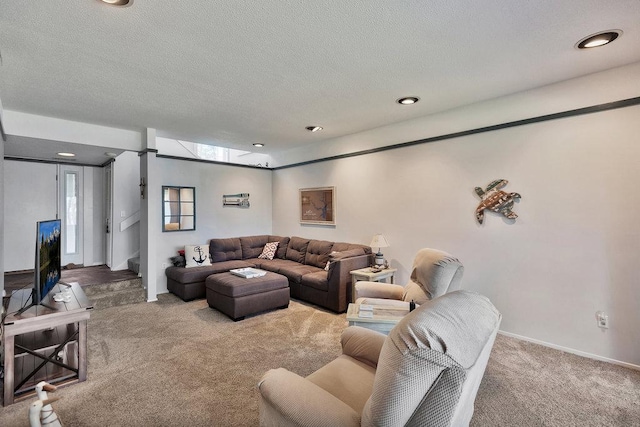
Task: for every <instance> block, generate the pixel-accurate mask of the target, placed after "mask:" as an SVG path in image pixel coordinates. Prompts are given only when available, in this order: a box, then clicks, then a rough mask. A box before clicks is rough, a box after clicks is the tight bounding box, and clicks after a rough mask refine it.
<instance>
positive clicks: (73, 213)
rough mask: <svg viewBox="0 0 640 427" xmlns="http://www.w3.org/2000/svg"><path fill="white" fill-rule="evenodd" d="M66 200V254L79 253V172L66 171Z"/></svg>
mask: <svg viewBox="0 0 640 427" xmlns="http://www.w3.org/2000/svg"><path fill="white" fill-rule="evenodd" d="M64 194H65V197H64V200H65V207H64V208H65V218H66V224H65V233H66V239H65V240H66V243H65V248H64V250H65V254H76V253H78V174H77V173H76V172H65V174H64Z"/></svg>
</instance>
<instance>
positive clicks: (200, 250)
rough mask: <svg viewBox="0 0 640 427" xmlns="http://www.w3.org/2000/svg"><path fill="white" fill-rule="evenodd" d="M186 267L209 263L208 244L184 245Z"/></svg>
mask: <svg viewBox="0 0 640 427" xmlns="http://www.w3.org/2000/svg"><path fill="white" fill-rule="evenodd" d="M184 258H185V260H186V267H187V268H192V267H206V266H208V265H211V257H210V256H209V245H189V246H185V247H184Z"/></svg>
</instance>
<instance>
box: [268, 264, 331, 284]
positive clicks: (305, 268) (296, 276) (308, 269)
mask: <svg viewBox="0 0 640 427" xmlns="http://www.w3.org/2000/svg"><path fill="white" fill-rule="evenodd" d="M318 271H321V272H323V273H325V274H326V273H327V272H326V271H324V270H323V269H321V268H318V267H316V266H313V265H305V264H297V265H295V266H288V267H282V268H280V270H278V274H282V275H283V276H287V278H288V279H289V280H291V281H292V282H295V283H301V282H302V276H304V275H306V274H309V273H316V272H318Z"/></svg>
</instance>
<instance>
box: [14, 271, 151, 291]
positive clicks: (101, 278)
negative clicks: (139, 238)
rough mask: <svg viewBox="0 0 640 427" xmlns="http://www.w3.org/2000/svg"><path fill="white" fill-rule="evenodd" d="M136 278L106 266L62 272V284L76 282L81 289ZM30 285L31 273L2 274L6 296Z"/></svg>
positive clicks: (31, 281)
mask: <svg viewBox="0 0 640 427" xmlns="http://www.w3.org/2000/svg"><path fill="white" fill-rule="evenodd" d="M137 277H138V275H137V274H136V273H134V272H133V271H130V270H119V271H111V270H110V269H109V267H107V266H106V265H98V266H92V267H80V268H74V269H67V270H62V281H63V282H78V283H79V284H80V286H82V287H85V286H90V285H97V284H102V283H110V282H118V281H121V280H128V279H135V278H137ZM32 285H33V271H24V272H15V273H5V274H4V289H5V291H6V294H7V295H10V294H11V292H13V291H14V290H17V289H23V288H28V287H31V286H32Z"/></svg>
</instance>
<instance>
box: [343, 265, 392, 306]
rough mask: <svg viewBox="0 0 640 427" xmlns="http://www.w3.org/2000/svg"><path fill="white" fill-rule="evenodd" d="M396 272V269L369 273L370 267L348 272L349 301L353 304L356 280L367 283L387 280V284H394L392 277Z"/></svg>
mask: <svg viewBox="0 0 640 427" xmlns="http://www.w3.org/2000/svg"><path fill="white" fill-rule="evenodd" d="M396 271H398V269H397V268H387V269H385V270H381V271H378V272H373V271H371V268H370V267H367V268H361V269H359V270H353V271H350V272H349V274H351V300H352V302H355V295H356V282H357V281H358V280H364V281H367V282H382V281H385V280H386V279H389V283H392V284H393V283H394V276H395V274H396Z"/></svg>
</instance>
